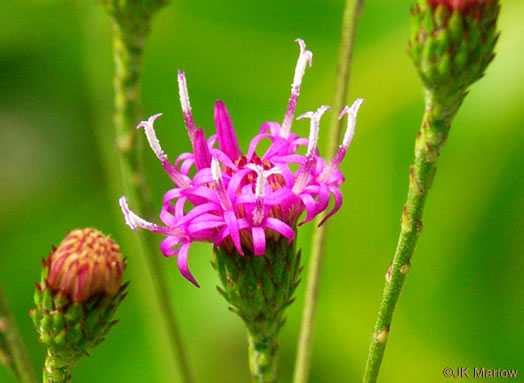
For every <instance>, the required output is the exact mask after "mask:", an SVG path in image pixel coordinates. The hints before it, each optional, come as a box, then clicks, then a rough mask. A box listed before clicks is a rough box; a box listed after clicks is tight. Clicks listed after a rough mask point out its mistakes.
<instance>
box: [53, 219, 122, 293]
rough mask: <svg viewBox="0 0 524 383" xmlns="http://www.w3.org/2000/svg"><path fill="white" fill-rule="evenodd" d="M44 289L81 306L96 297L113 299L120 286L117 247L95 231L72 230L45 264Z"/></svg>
mask: <svg viewBox="0 0 524 383" xmlns="http://www.w3.org/2000/svg"><path fill="white" fill-rule="evenodd" d="M47 266H48V267H49V277H48V278H47V284H48V286H49V287H50V288H51V289H53V290H55V291H60V292H61V293H62V294H65V295H67V296H69V297H70V298H71V300H72V301H73V302H83V301H85V300H87V299H89V298H90V297H91V296H93V295H96V294H105V295H108V296H110V297H113V296H115V295H116V293H117V292H118V290H119V289H120V285H121V284H122V275H123V272H124V267H125V265H124V259H123V257H122V254H121V253H120V247H119V246H118V245H117V244H116V243H115V242H114V241H113V240H112V239H111V238H109V237H106V236H105V235H104V234H102V233H101V232H99V231H98V230H95V229H83V230H73V231H72V232H70V233H69V234H67V236H66V237H65V238H64V240H63V241H62V243H61V244H60V245H59V246H58V248H57V249H56V250H55V252H54V253H53V254H51V255H50V256H49V258H48V260H47Z"/></svg>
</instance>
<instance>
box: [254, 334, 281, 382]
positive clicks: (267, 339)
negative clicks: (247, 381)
mask: <svg viewBox="0 0 524 383" xmlns="http://www.w3.org/2000/svg"><path fill="white" fill-rule="evenodd" d="M248 343H249V368H250V370H251V376H252V377H253V382H254V383H275V382H277V381H278V367H277V366H278V362H277V356H278V354H277V351H278V333H277V334H273V335H269V336H264V335H262V334H252V333H249V334H248Z"/></svg>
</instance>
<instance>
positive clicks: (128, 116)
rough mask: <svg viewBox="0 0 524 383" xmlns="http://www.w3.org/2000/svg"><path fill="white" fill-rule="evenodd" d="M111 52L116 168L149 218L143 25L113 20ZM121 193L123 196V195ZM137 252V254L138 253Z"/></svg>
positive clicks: (162, 294)
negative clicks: (142, 127) (141, 130)
mask: <svg viewBox="0 0 524 383" xmlns="http://www.w3.org/2000/svg"><path fill="white" fill-rule="evenodd" d="M113 26H114V34H113V51H114V61H115V76H114V88H115V114H114V124H115V130H116V141H117V148H118V150H119V160H120V168H121V172H122V182H123V185H124V189H125V190H124V192H125V194H126V196H127V197H128V199H129V201H130V204H131V205H132V206H134V207H135V208H136V209H137V210H138V211H141V212H143V213H144V214H145V215H146V216H148V217H150V216H152V211H153V209H152V207H151V202H150V197H149V196H150V193H149V189H148V187H147V184H146V182H145V179H144V175H143V174H144V173H143V171H142V168H141V163H142V161H140V153H141V144H140V143H141V140H142V138H141V137H140V136H137V135H136V129H135V127H136V125H137V124H138V122H139V121H140V113H141V112H140V77H141V74H142V58H143V49H144V39H145V36H146V34H147V31H148V26H147V23H145V22H144V24H141V25H139V26H138V27H136V28H126V29H123V28H122V26H121V24H119V23H118V22H116V21H114V22H113ZM123 194H124V193H123ZM139 238H140V241H141V244H142V246H141V247H142V248H143V249H144V253H146V254H144V255H143V256H144V263H145V265H146V266H147V268H148V270H149V272H150V273H151V274H152V278H151V279H152V280H153V283H154V286H153V288H154V290H155V291H156V294H157V296H158V297H159V300H160V302H161V304H160V311H161V313H162V320H161V323H162V324H163V325H164V326H166V329H167V332H168V334H169V340H170V344H171V346H172V349H173V355H174V356H175V357H176V360H175V363H176V364H177V365H178V368H179V369H180V372H181V374H182V378H183V381H184V382H185V383H190V382H192V381H193V378H192V375H191V372H190V369H189V362H188V357H187V355H186V352H185V349H184V345H183V342H182V337H181V335H180V331H179V329H178V325H177V320H176V316H175V311H174V308H173V304H172V303H171V302H172V300H171V297H170V294H169V289H168V284H167V279H166V276H165V273H164V269H163V268H162V265H161V264H160V257H159V256H158V255H157V254H156V253H157V252H158V250H157V249H158V246H157V244H156V243H155V242H154V240H153V239H152V238H151V236H149V235H147V234H144V233H140V234H139ZM138 252H139V253H140V251H138Z"/></svg>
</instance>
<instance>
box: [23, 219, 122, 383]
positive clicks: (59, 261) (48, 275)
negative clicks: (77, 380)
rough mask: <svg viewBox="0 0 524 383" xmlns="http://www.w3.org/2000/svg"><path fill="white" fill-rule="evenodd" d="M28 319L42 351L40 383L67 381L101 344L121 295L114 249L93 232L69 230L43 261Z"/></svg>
mask: <svg viewBox="0 0 524 383" xmlns="http://www.w3.org/2000/svg"><path fill="white" fill-rule="evenodd" d="M42 263H43V271H42V278H41V281H40V282H39V283H37V284H36V292H35V305H36V307H35V308H34V309H33V310H31V312H30V314H31V317H32V318H33V321H34V324H35V327H36V330H37V331H38V332H39V333H40V341H41V342H43V343H45V344H46V345H47V347H48V351H47V358H46V364H45V368H44V382H48V383H51V382H53V383H55V382H56V383H58V382H67V381H69V379H70V377H71V369H72V368H73V367H74V365H75V364H76V362H77V360H78V359H79V358H80V357H81V356H82V355H85V354H86V353H87V351H88V349H90V348H92V347H94V346H96V345H97V344H99V343H100V342H102V341H103V340H104V336H105V335H106V334H107V332H108V331H109V329H110V328H111V327H112V326H113V325H114V324H115V323H116V321H113V320H112V317H113V315H114V313H115V311H116V309H117V307H118V305H119V304H120V303H121V302H122V300H123V299H124V298H125V296H126V295H127V293H126V287H127V283H125V284H122V278H123V272H124V269H125V260H124V258H123V257H122V254H121V253H120V247H119V246H118V245H117V244H116V242H114V241H113V240H112V239H111V238H109V237H107V236H105V235H104V234H102V233H101V232H99V231H97V230H95V229H80V230H73V231H72V232H70V233H69V234H67V236H66V237H65V238H64V240H63V241H62V243H61V244H60V245H59V246H58V248H56V249H55V250H54V252H53V253H52V254H50V255H49V257H48V258H47V260H45V259H44V260H43V261H42Z"/></svg>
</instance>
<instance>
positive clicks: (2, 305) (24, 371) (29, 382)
mask: <svg viewBox="0 0 524 383" xmlns="http://www.w3.org/2000/svg"><path fill="white" fill-rule="evenodd" d="M4 348H5V349H4ZM0 358H1V359H0V362H1V363H2V364H5V365H6V366H7V367H8V368H9V369H10V370H11V371H12V372H13V374H14V375H15V376H16V378H17V379H18V381H19V382H20V383H36V381H37V380H36V374H35V371H34V369H33V365H32V364H31V360H30V359H29V355H28V353H27V349H26V348H25V345H24V342H23V340H22V337H21V336H20V333H19V331H18V328H17V326H16V322H15V317H14V315H13V313H12V312H11V310H10V309H9V306H8V304H7V299H6V297H5V295H4V292H3V291H2V289H1V288H0Z"/></svg>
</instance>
